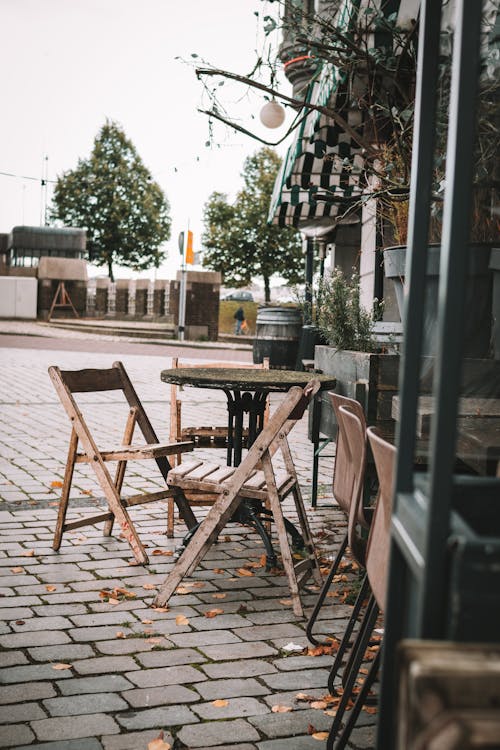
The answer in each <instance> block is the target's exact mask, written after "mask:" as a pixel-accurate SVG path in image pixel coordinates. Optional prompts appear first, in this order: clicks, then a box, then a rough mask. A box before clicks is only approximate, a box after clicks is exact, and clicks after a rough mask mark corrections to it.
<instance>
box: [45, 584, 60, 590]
mask: <svg viewBox="0 0 500 750" xmlns="http://www.w3.org/2000/svg"><path fill="white" fill-rule="evenodd" d="M45 588H46V589H47V591H57V586H53V585H52V584H51V583H50V584H47V585H46V586H45Z"/></svg>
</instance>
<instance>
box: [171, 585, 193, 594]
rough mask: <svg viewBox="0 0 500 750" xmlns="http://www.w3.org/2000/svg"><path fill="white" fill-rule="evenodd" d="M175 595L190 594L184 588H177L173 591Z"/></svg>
mask: <svg viewBox="0 0 500 750" xmlns="http://www.w3.org/2000/svg"><path fill="white" fill-rule="evenodd" d="M175 593H176V594H190V593H191V592H190V590H189V589H188V588H186V586H177V588H176V589H175Z"/></svg>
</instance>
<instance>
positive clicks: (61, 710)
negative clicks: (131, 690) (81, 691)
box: [43, 693, 127, 716]
mask: <svg viewBox="0 0 500 750" xmlns="http://www.w3.org/2000/svg"><path fill="white" fill-rule="evenodd" d="M43 705H44V707H45V708H46V710H47V712H48V714H49V715H50V716H78V715H79V714H95V713H110V712H112V711H122V710H123V709H124V708H127V704H126V703H125V701H124V700H123V698H120V696H119V695H116V693H87V694H85V695H71V696H66V697H64V698H49V699H48V700H45V701H43Z"/></svg>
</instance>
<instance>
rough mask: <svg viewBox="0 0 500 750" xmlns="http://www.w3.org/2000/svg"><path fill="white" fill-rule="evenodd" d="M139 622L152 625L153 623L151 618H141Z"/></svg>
mask: <svg viewBox="0 0 500 750" xmlns="http://www.w3.org/2000/svg"><path fill="white" fill-rule="evenodd" d="M141 622H142V624H143V625H152V624H153V620H141Z"/></svg>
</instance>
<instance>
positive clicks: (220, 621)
mask: <svg viewBox="0 0 500 750" xmlns="http://www.w3.org/2000/svg"><path fill="white" fill-rule="evenodd" d="M214 609H215V607H214ZM189 624H190V625H191V627H193V628H196V630H223V629H226V630H228V629H229V628H242V627H247V626H248V625H251V623H249V622H248V621H247V620H245V618H244V617H241V615H237V614H225V615H217V617H211V618H210V617H193V618H191V619H190V620H189Z"/></svg>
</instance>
